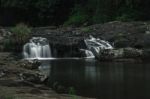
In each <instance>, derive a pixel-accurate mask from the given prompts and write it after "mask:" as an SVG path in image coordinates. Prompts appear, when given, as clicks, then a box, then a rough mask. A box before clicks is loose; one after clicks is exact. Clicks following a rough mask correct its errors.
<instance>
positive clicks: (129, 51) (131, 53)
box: [124, 48, 143, 58]
mask: <svg viewBox="0 0 150 99" xmlns="http://www.w3.org/2000/svg"><path fill="white" fill-rule="evenodd" d="M142 54H143V51H142V50H139V49H135V48H124V57H125V58H139V57H141V56H142Z"/></svg>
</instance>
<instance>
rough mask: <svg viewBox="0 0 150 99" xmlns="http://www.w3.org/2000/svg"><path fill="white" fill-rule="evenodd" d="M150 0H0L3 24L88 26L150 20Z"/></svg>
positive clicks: (0, 19)
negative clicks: (110, 22) (111, 22)
mask: <svg viewBox="0 0 150 99" xmlns="http://www.w3.org/2000/svg"><path fill="white" fill-rule="evenodd" d="M149 5H150V0H0V25H1V26H13V25H16V24H17V23H25V24H28V25H31V26H46V25H76V26H78V25H83V24H85V25H88V24H97V23H104V22H108V21H114V20H118V21H147V20H150V9H149V8H150V6H149Z"/></svg>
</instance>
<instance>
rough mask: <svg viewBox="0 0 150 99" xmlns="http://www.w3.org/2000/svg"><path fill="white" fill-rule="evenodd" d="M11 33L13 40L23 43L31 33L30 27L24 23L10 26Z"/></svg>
mask: <svg viewBox="0 0 150 99" xmlns="http://www.w3.org/2000/svg"><path fill="white" fill-rule="evenodd" d="M11 32H12V33H13V40H14V41H15V42H17V43H20V44H22V43H24V42H25V41H26V40H27V39H28V38H29V35H30V33H31V29H30V28H29V27H28V26H27V25H25V24H22V23H20V24H17V25H16V26H15V27H13V28H11Z"/></svg>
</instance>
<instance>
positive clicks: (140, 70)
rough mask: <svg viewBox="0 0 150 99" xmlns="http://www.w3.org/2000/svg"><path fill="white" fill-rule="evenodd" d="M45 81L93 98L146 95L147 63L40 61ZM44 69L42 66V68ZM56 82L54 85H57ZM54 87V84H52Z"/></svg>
mask: <svg viewBox="0 0 150 99" xmlns="http://www.w3.org/2000/svg"><path fill="white" fill-rule="evenodd" d="M42 63H44V66H45V67H46V68H48V69H46V70H45V71H46V72H47V73H48V75H49V82H48V84H49V85H50V86H51V87H54V86H55V87H56V85H58V86H63V87H64V88H65V89H66V90H65V91H64V92H63V91H62V92H63V93H69V90H67V89H69V88H71V87H73V88H74V90H75V94H77V95H81V96H87V97H95V98H97V99H150V63H142V64H140V63H108V62H107V63H105V62H97V61H95V60H81V59H79V60H72V59H60V60H51V61H42ZM43 70H44V69H43ZM58 86H57V87H58ZM56 89H57V88H56Z"/></svg>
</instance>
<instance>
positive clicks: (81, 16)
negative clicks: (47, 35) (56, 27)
mask: <svg viewBox="0 0 150 99" xmlns="http://www.w3.org/2000/svg"><path fill="white" fill-rule="evenodd" d="M87 20H88V15H86V12H85V10H84V9H82V7H81V6H79V5H76V6H75V8H74V9H73V11H72V15H71V16H70V17H69V19H68V20H67V21H66V22H65V23H64V25H65V26H67V25H76V26H78V25H81V24H83V23H85V22H87Z"/></svg>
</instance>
